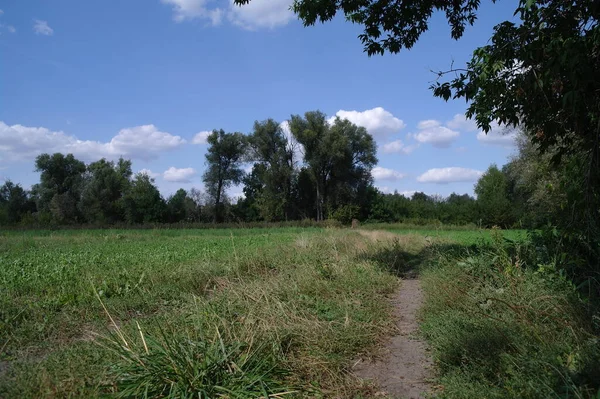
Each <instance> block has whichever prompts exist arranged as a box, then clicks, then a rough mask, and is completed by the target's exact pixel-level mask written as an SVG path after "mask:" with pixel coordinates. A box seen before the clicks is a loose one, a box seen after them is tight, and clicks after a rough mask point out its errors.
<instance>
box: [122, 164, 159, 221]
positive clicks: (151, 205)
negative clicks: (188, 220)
mask: <svg viewBox="0 0 600 399" xmlns="http://www.w3.org/2000/svg"><path fill="white" fill-rule="evenodd" d="M123 205H124V210H125V220H127V222H129V223H157V222H162V221H163V219H164V216H165V213H166V204H165V201H164V199H163V198H162V197H161V195H160V192H159V191H158V188H156V186H155V185H154V179H152V178H151V177H150V176H148V175H147V174H145V173H138V174H137V175H135V177H134V178H133V180H132V182H131V186H130V187H129V190H128V191H127V193H126V194H125V196H124V197H123Z"/></svg>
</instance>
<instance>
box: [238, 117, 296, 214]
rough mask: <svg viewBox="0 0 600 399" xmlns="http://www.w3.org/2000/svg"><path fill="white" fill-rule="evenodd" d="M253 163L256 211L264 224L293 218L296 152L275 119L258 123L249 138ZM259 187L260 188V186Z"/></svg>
mask: <svg viewBox="0 0 600 399" xmlns="http://www.w3.org/2000/svg"><path fill="white" fill-rule="evenodd" d="M249 142H250V157H249V158H250V159H251V160H252V161H254V162H255V164H254V168H253V169H252V177H251V178H250V180H248V183H250V184H253V183H254V184H253V186H252V189H254V192H252V193H248V194H250V195H252V196H253V197H254V200H255V201H256V207H257V209H258V211H259V213H260V215H261V217H262V219H263V220H266V221H269V222H270V221H278V220H288V219H290V218H291V217H292V216H293V215H292V205H293V194H294V193H293V185H294V180H295V175H296V170H295V163H296V162H297V161H298V160H294V149H293V148H292V143H290V142H289V141H288V139H287V138H286V137H285V134H284V132H283V130H282V129H281V125H280V124H279V123H278V122H276V121H274V120H273V119H268V120H266V121H263V122H258V121H257V122H254V131H253V133H252V135H251V136H250V137H249ZM256 183H258V184H256Z"/></svg>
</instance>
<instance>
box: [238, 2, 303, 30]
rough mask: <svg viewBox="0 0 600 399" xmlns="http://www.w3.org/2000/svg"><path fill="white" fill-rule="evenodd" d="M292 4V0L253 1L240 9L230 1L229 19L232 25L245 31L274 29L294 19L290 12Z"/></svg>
mask: <svg viewBox="0 0 600 399" xmlns="http://www.w3.org/2000/svg"><path fill="white" fill-rule="evenodd" d="M292 3H293V1H292V0H252V1H251V2H250V3H249V4H246V5H244V6H241V7H240V6H236V5H235V4H233V0H230V6H229V13H228V17H229V20H230V21H231V22H232V23H234V24H235V25H238V26H241V27H242V28H245V29H250V30H254V29H259V28H268V29H273V28H276V27H278V26H283V25H286V24H287V23H288V22H289V21H290V20H292V19H293V18H294V14H293V13H292V11H291V10H290V7H291V5H292Z"/></svg>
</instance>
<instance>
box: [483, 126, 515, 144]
mask: <svg viewBox="0 0 600 399" xmlns="http://www.w3.org/2000/svg"><path fill="white" fill-rule="evenodd" d="M477 140H479V141H480V142H481V143H484V144H489V145H496V146H500V147H505V148H510V147H513V146H514V145H515V144H516V143H517V130H516V129H511V128H502V127H500V126H498V124H496V123H492V129H491V130H490V131H489V132H488V133H487V134H486V133H485V132H483V131H480V132H479V133H477Z"/></svg>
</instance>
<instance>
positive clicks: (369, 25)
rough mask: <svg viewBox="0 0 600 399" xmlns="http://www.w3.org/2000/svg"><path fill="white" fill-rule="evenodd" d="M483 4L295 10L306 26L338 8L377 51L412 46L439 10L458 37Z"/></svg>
mask: <svg viewBox="0 0 600 399" xmlns="http://www.w3.org/2000/svg"><path fill="white" fill-rule="evenodd" d="M250 1H251V0H235V1H234V3H235V4H237V5H244V4H248V3H249V2H250ZM479 4H480V1H479V0H460V1H453V2H447V1H442V0H426V1H419V2H411V1H403V2H390V1H388V0H345V1H337V0H321V1H319V2H314V1H312V0H295V1H294V4H293V5H292V10H293V11H294V12H295V13H296V15H297V16H298V18H300V19H301V20H302V22H303V23H304V25H305V26H309V25H314V24H316V23H317V22H326V21H330V20H332V19H333V17H335V15H336V14H337V13H338V12H341V13H343V14H344V16H345V17H346V19H347V20H348V21H351V22H352V23H355V24H360V25H363V26H364V32H363V33H362V34H360V35H359V36H358V37H359V39H360V40H361V42H362V43H363V45H364V49H365V51H366V52H367V53H368V54H369V55H373V54H383V53H384V52H386V51H387V52H390V53H397V52H399V51H400V50H401V49H403V48H406V49H410V48H411V47H412V46H413V45H414V44H415V43H416V42H417V40H418V39H419V38H420V37H421V34H423V33H424V32H425V31H427V29H428V27H429V25H428V22H429V19H430V18H431V16H432V15H433V14H434V13H435V12H443V13H444V14H445V16H446V19H447V21H448V24H449V25H450V27H451V36H452V38H454V39H458V38H460V37H461V36H462V35H463V32H464V30H465V27H466V26H467V25H472V24H473V23H474V22H475V19H476V11H477V9H478V8H479Z"/></svg>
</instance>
